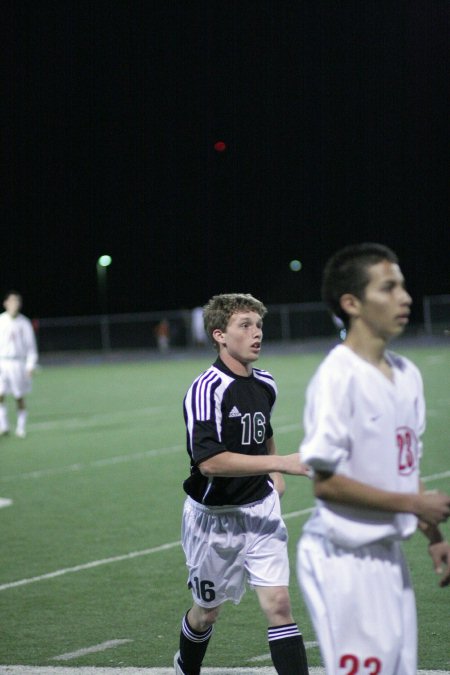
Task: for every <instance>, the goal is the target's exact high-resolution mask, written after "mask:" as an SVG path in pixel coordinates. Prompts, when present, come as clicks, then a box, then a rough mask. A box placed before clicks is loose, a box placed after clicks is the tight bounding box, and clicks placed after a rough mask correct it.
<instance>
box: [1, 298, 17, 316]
mask: <svg viewBox="0 0 450 675" xmlns="http://www.w3.org/2000/svg"><path fill="white" fill-rule="evenodd" d="M3 306H4V308H5V309H6V311H7V312H8V314H9V315H10V316H17V315H18V313H19V312H20V308H21V306H22V301H21V299H20V296H19V295H10V296H8V297H7V298H6V300H5V302H4V303H3Z"/></svg>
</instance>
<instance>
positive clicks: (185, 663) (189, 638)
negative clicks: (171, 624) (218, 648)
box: [180, 614, 213, 675]
mask: <svg viewBox="0 0 450 675" xmlns="http://www.w3.org/2000/svg"><path fill="white" fill-rule="evenodd" d="M212 632H213V627H212V626H210V627H209V628H208V630H206V631H205V632H204V633H199V632H197V631H196V630H194V629H193V628H191V627H190V625H189V621H188V619H187V614H186V615H185V616H184V617H183V621H182V622H181V632H180V660H181V667H182V668H183V670H184V672H185V673H186V675H199V673H200V666H201V665H202V661H203V658H204V656H205V653H206V649H207V647H208V642H209V638H210V637H211V634H212Z"/></svg>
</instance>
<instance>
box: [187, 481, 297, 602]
mask: <svg viewBox="0 0 450 675" xmlns="http://www.w3.org/2000/svg"><path fill="white" fill-rule="evenodd" d="M181 536H182V543H183V549H184V553H185V555H186V565H187V567H188V569H189V575H188V585H189V588H191V589H192V595H193V598H194V601H195V602H196V603H197V604H198V605H201V606H202V607H207V608H212V607H218V606H219V605H221V604H222V603H223V602H225V600H231V602H234V604H236V605H237V604H238V603H239V602H240V600H241V598H242V596H243V594H244V593H245V583H246V581H248V583H249V584H250V585H252V586H288V585H289V560H288V553H287V540H288V534H287V529H286V526H285V524H284V522H283V520H282V518H281V510H280V500H279V497H278V493H277V492H275V490H274V491H273V492H272V493H271V494H270V495H268V497H266V498H265V499H263V500H262V501H260V502H255V503H254V504H249V505H246V506H239V507H232V506H223V507H206V506H203V505H202V504H199V503H198V502H196V501H194V500H193V499H191V498H190V497H188V498H187V499H186V501H185V503H184V509H183V520H182V528H181Z"/></svg>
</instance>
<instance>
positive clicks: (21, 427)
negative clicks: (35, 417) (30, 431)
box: [16, 397, 27, 438]
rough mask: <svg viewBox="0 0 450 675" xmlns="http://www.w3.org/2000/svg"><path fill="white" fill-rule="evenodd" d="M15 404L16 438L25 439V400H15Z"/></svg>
mask: <svg viewBox="0 0 450 675" xmlns="http://www.w3.org/2000/svg"><path fill="white" fill-rule="evenodd" d="M16 404H17V426H16V436H18V437H19V438H25V436H26V435H27V432H26V422H27V410H26V407H25V399H24V398H23V397H22V398H18V399H16Z"/></svg>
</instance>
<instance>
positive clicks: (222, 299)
mask: <svg viewBox="0 0 450 675" xmlns="http://www.w3.org/2000/svg"><path fill="white" fill-rule="evenodd" d="M245 311H251V312H256V313H257V314H259V316H260V317H261V318H263V317H264V316H265V315H266V314H267V308H266V307H265V306H264V305H263V303H262V302H261V301H260V300H257V299H256V298H254V297H253V295H250V293H222V294H221V295H214V296H213V297H212V298H211V300H209V302H207V304H206V305H205V306H204V307H203V323H204V324H205V331H206V333H207V335H208V336H209V338H210V340H211V342H212V344H213V345H214V347H215V348H216V349H218V344H217V342H216V341H215V340H214V338H213V336H212V334H213V331H215V330H216V328H218V329H219V330H222V331H225V330H226V328H227V326H228V322H229V320H230V318H231V316H232V315H233V314H236V312H245Z"/></svg>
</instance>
